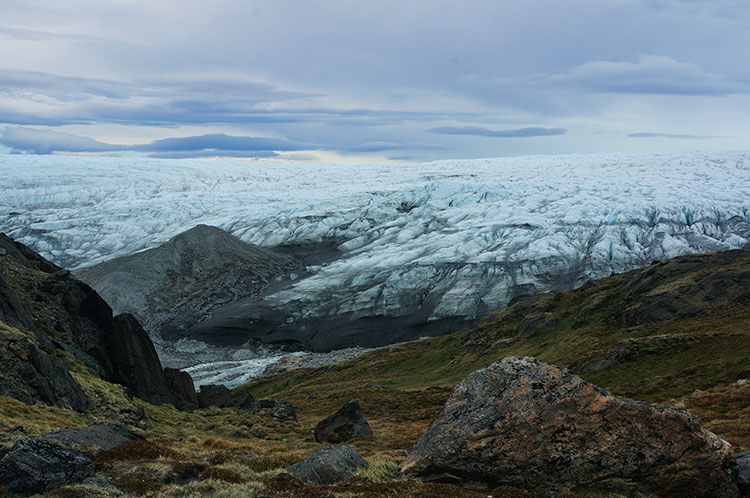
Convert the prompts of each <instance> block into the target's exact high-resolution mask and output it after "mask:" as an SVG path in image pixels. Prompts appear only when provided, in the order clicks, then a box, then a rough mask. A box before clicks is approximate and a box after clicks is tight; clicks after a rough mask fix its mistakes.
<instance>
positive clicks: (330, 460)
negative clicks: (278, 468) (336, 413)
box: [286, 444, 367, 484]
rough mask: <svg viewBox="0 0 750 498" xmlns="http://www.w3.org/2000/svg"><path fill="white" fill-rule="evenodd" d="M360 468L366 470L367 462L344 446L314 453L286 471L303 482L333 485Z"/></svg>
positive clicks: (349, 447)
mask: <svg viewBox="0 0 750 498" xmlns="http://www.w3.org/2000/svg"><path fill="white" fill-rule="evenodd" d="M360 467H364V468H367V462H366V461H365V460H364V458H362V457H361V456H359V453H357V452H356V451H355V450H354V448H352V447H351V446H349V445H346V444H345V445H341V446H329V447H328V448H323V449H322V450H319V451H316V452H315V453H313V454H312V455H309V456H308V457H306V458H305V459H304V460H300V461H299V462H297V463H295V464H292V465H291V466H289V467H288V468H287V469H286V471H287V472H289V473H290V474H292V475H293V476H294V477H298V478H300V479H302V480H305V481H311V482H314V483H317V484H334V483H337V482H340V481H343V480H345V479H348V478H350V477H352V476H353V475H354V473H355V472H357V469H359V468H360Z"/></svg>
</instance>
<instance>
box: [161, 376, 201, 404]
mask: <svg viewBox="0 0 750 498" xmlns="http://www.w3.org/2000/svg"><path fill="white" fill-rule="evenodd" d="M164 378H165V379H166V381H167V384H168V385H169V387H170V388H171V389H172V392H174V394H175V397H176V400H175V402H176V405H175V407H176V408H179V409H186V410H194V409H196V408H198V395H197V394H196V392H195V384H193V378H192V377H191V376H190V374H189V373H187V372H183V371H182V370H178V369H176V368H169V367H167V368H165V369H164Z"/></svg>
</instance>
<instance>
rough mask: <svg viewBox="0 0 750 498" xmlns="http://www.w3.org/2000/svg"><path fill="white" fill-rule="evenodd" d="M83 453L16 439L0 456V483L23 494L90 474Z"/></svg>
mask: <svg viewBox="0 0 750 498" xmlns="http://www.w3.org/2000/svg"><path fill="white" fill-rule="evenodd" d="M94 471H95V468H94V464H93V463H91V460H89V459H88V458H87V457H86V456H85V455H84V454H83V453H80V452H78V451H75V450H70V449H68V448H64V447H62V446H60V445H57V444H54V443H50V442H47V441H40V440H36V439H25V440H21V441H17V442H16V443H15V444H14V445H13V448H11V450H10V451H9V452H8V453H7V454H6V455H5V456H4V457H3V459H2V460H0V484H4V485H6V486H7V487H8V489H10V490H11V491H15V492H18V493H25V494H33V493H43V492H44V491H48V490H50V489H55V488H58V487H60V486H63V485H65V484H72V483H76V482H80V481H82V480H83V479H85V478H87V477H89V476H91V475H93V474H94Z"/></svg>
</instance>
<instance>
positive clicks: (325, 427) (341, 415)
mask: <svg viewBox="0 0 750 498" xmlns="http://www.w3.org/2000/svg"><path fill="white" fill-rule="evenodd" d="M362 436H372V429H371V428H370V424H368V423H367V419H366V418H365V416H364V414H363V413H362V408H361V407H360V406H359V402H358V401H357V400H352V401H350V402H348V403H347V404H345V405H344V406H342V407H341V409H340V410H339V411H337V412H336V413H334V414H333V415H331V416H330V417H328V418H326V419H325V420H322V421H320V422H319V423H318V425H316V426H315V440H316V441H317V442H319V443H334V444H335V443H343V442H344V441H348V440H350V439H353V438H355V437H362Z"/></svg>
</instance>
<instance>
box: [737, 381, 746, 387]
mask: <svg viewBox="0 0 750 498" xmlns="http://www.w3.org/2000/svg"><path fill="white" fill-rule="evenodd" d="M745 384H747V379H739V380H738V381H737V385H738V386H744V385H745Z"/></svg>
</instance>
